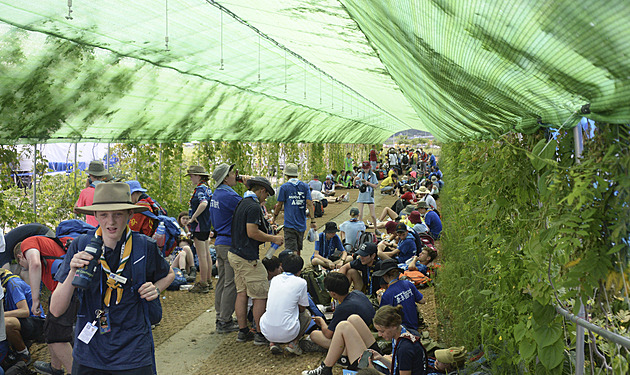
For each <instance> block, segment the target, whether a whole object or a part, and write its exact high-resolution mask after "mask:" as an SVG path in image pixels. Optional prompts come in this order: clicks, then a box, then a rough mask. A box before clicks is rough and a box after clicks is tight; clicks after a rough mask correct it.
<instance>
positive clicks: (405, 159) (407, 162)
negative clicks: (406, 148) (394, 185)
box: [402, 154, 409, 164]
mask: <svg viewBox="0 0 630 375" xmlns="http://www.w3.org/2000/svg"><path fill="white" fill-rule="evenodd" d="M402 163H403V164H409V156H407V154H404V155H403V157H402Z"/></svg>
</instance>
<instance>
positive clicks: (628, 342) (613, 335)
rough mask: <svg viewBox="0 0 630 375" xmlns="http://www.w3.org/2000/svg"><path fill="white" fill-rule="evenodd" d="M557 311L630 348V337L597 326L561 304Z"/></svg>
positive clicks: (584, 326) (576, 322) (580, 324)
mask: <svg viewBox="0 0 630 375" xmlns="http://www.w3.org/2000/svg"><path fill="white" fill-rule="evenodd" d="M556 311H557V312H558V314H560V315H562V316H564V317H565V318H566V319H569V320H570V321H572V322H573V323H575V324H577V325H578V326H579V327H583V328H585V329H588V330H589V331H591V332H594V333H596V334H598V335H600V336H602V337H603V338H605V339H606V340H609V341H611V342H614V343H615V344H618V345H621V346H623V347H625V348H627V349H630V338H628V337H625V336H621V335H618V334H616V333H614V332H610V331H608V330H606V329H604V328H602V327H599V326H596V325H595V324H593V323H590V322H588V321H586V320H585V319H584V318H580V317H579V316H577V315H574V314H571V313H570V312H568V311H567V310H565V309H563V308H562V307H560V306H556ZM582 367H584V363H582Z"/></svg>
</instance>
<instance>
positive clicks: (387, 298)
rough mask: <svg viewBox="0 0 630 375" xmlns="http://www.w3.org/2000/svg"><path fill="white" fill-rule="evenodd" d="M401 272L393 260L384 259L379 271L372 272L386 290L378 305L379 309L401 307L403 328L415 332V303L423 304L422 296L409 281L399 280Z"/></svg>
mask: <svg viewBox="0 0 630 375" xmlns="http://www.w3.org/2000/svg"><path fill="white" fill-rule="evenodd" d="M402 272H403V270H402V269H400V268H398V262H397V261H396V260H395V259H385V260H384V261H382V262H381V269H380V270H378V271H376V272H374V276H378V277H381V278H382V280H383V282H384V284H386V285H387V289H386V290H385V292H383V293H382V295H381V296H380V298H379V304H380V307H383V306H385V305H390V306H398V305H401V306H402V311H403V317H402V324H403V326H405V328H407V329H413V330H415V331H417V330H418V325H419V323H418V322H419V320H418V309H417V307H416V303H424V301H423V300H422V298H423V296H422V293H420V292H419V291H418V288H416V286H415V285H414V284H413V283H412V282H411V281H409V280H400V278H399V277H400V274H401V273H402Z"/></svg>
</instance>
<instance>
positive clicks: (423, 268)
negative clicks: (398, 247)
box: [409, 246, 437, 276]
mask: <svg viewBox="0 0 630 375" xmlns="http://www.w3.org/2000/svg"><path fill="white" fill-rule="evenodd" d="M436 257H437V251H435V250H434V249H432V248H430V247H428V246H425V247H423V248H422V249H421V250H420V251H419V254H418V255H416V256H413V257H412V258H411V261H410V262H409V270H410V271H420V272H422V273H423V274H425V275H427V272H428V268H427V266H428V265H429V263H431V262H433V260H434V259H435V258H436ZM427 276H428V275H427Z"/></svg>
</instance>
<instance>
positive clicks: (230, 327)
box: [216, 320, 239, 334]
mask: <svg viewBox="0 0 630 375" xmlns="http://www.w3.org/2000/svg"><path fill="white" fill-rule="evenodd" d="M238 329H239V328H238V323H236V322H235V321H233V320H230V321H229V322H217V331H216V332H217V333H221V334H223V333H231V332H236V331H238Z"/></svg>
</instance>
